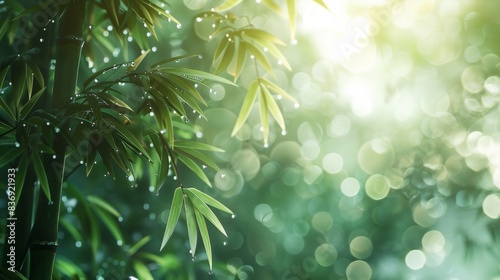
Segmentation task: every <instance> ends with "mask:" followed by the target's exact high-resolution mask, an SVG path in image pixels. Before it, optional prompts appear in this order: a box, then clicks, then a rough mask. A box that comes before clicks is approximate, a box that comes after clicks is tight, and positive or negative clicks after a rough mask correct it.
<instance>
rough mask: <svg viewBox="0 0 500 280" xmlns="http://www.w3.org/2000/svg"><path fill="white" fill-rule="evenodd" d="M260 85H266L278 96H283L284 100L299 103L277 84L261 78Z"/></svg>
mask: <svg viewBox="0 0 500 280" xmlns="http://www.w3.org/2000/svg"><path fill="white" fill-rule="evenodd" d="M259 83H261V84H263V85H265V86H266V87H267V88H268V89H270V90H271V91H273V92H275V93H276V94H278V95H280V96H282V97H284V98H286V99H288V100H290V101H292V102H294V103H297V100H296V99H295V98H293V97H292V96H291V95H290V94H288V93H287V92H286V91H284V90H283V89H282V88H280V87H279V86H277V85H276V84H274V83H272V82H270V81H269V80H267V79H264V78H259Z"/></svg>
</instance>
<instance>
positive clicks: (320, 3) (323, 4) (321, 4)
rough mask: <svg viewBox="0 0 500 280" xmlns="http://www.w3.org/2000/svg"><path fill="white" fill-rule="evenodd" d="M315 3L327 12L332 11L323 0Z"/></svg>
mask: <svg viewBox="0 0 500 280" xmlns="http://www.w3.org/2000/svg"><path fill="white" fill-rule="evenodd" d="M314 2H316V3H318V4H319V5H320V6H322V7H323V8H324V9H325V10H327V11H330V9H329V8H328V6H327V5H326V3H325V1H323V0H314Z"/></svg>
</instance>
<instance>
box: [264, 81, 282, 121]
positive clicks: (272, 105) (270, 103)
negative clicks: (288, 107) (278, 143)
mask: <svg viewBox="0 0 500 280" xmlns="http://www.w3.org/2000/svg"><path fill="white" fill-rule="evenodd" d="M261 91H262V97H263V98H264V99H265V100H266V105H267V110H269V112H270V113H271V115H272V116H273V118H274V119H275V120H276V122H277V123H278V124H279V126H280V127H281V129H282V130H285V120H284V119H283V115H282V114H281V110H280V108H279V107H278V104H277V103H276V101H275V100H274V98H273V96H272V95H271V92H269V90H268V89H267V88H266V87H265V86H264V85H262V84H261Z"/></svg>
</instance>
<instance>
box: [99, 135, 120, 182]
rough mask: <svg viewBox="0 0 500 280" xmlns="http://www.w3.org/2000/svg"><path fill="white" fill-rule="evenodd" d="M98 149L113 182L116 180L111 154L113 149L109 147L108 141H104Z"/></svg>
mask: <svg viewBox="0 0 500 280" xmlns="http://www.w3.org/2000/svg"><path fill="white" fill-rule="evenodd" d="M97 149H98V150H99V155H100V156H101V160H102V163H103V164H104V166H105V167H106V170H108V173H109V175H110V176H111V178H113V180H114V179H116V176H115V170H114V168H113V162H112V161H111V159H112V156H111V153H113V148H111V147H110V146H109V144H108V142H107V141H103V142H102V143H101V144H100V145H99V146H97Z"/></svg>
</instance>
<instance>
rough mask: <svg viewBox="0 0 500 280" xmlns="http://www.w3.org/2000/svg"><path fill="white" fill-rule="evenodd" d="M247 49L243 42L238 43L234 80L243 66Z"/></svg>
mask: <svg viewBox="0 0 500 280" xmlns="http://www.w3.org/2000/svg"><path fill="white" fill-rule="evenodd" d="M247 55H248V53H247V49H246V45H245V44H239V45H238V55H237V57H236V68H235V69H234V82H236V81H237V80H238V77H239V76H240V74H241V71H243V67H245V62H246V60H247Z"/></svg>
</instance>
